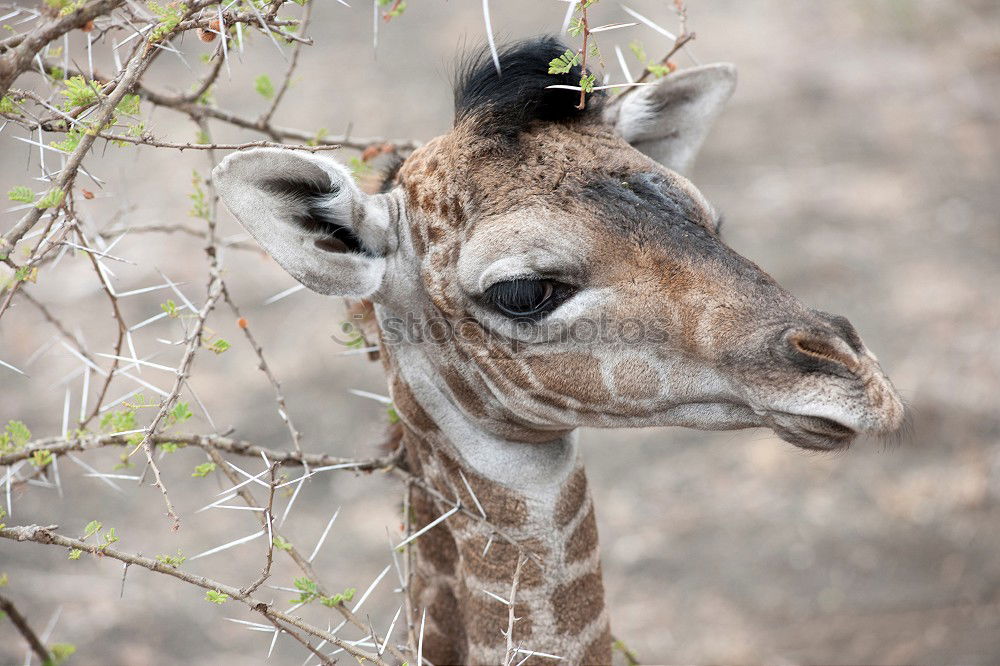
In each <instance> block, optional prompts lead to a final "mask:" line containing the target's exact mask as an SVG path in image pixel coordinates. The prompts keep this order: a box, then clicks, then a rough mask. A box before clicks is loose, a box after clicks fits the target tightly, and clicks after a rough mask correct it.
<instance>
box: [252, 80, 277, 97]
mask: <svg viewBox="0 0 1000 666" xmlns="http://www.w3.org/2000/svg"><path fill="white" fill-rule="evenodd" d="M253 87H254V89H255V90H256V91H257V94H258V95H260V96H261V97H263V98H264V99H273V98H274V84H273V83H271V77H269V76H268V75H267V74H261V75H260V76H258V77H257V78H256V79H254V82H253Z"/></svg>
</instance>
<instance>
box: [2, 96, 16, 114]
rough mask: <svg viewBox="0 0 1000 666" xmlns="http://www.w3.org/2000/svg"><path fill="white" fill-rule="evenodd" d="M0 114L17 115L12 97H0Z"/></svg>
mask: <svg viewBox="0 0 1000 666" xmlns="http://www.w3.org/2000/svg"><path fill="white" fill-rule="evenodd" d="M0 113H17V108H16V107H15V106H14V99H13V98H12V97H6V96H4V97H0Z"/></svg>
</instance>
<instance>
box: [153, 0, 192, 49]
mask: <svg viewBox="0 0 1000 666" xmlns="http://www.w3.org/2000/svg"><path fill="white" fill-rule="evenodd" d="M147 4H148V6H149V9H150V10H151V11H152V12H153V13H154V14H156V17H157V18H158V19H160V22H159V23H158V24H157V25H156V27H155V28H153V29H152V31H150V33H149V43H150V44H155V43H156V42H159V41H161V40H163V38H164V37H167V36H168V35H169V34H170V33H172V32H173V31H174V29H175V28H177V25H178V24H179V23H180V22H181V20H182V19H183V18H184V14H186V13H187V9H188V7H187V5H184V4H181V5H176V4H174V3H172V2H171V3H169V4H167V5H166V6H164V5H161V4H159V3H158V2H154V1H153V0H150V2H149V3H147Z"/></svg>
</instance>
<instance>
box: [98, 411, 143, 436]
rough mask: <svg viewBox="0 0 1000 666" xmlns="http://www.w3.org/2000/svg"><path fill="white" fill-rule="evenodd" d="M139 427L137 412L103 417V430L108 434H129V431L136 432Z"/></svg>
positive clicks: (114, 413) (120, 412)
mask: <svg viewBox="0 0 1000 666" xmlns="http://www.w3.org/2000/svg"><path fill="white" fill-rule="evenodd" d="M137 427H138V426H137V424H136V422H135V412H134V411H132V410H130V409H122V410H120V411H117V412H108V413H107V414H105V415H104V416H102V417H101V428H102V429H104V430H106V431H108V432H127V431H129V430H135V429H136V428H137ZM136 434H141V433H136Z"/></svg>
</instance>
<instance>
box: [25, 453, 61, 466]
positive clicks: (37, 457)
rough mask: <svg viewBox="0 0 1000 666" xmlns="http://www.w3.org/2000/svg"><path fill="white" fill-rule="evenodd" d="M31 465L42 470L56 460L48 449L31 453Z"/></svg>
mask: <svg viewBox="0 0 1000 666" xmlns="http://www.w3.org/2000/svg"><path fill="white" fill-rule="evenodd" d="M30 460H31V464H32V465H34V466H35V467H37V468H38V469H41V468H43V467H45V466H46V465H48V464H49V463H51V462H52V461H53V460H55V456H53V455H52V452H51V451H49V450H48V449H40V450H37V451H32V452H31V459H30Z"/></svg>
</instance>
